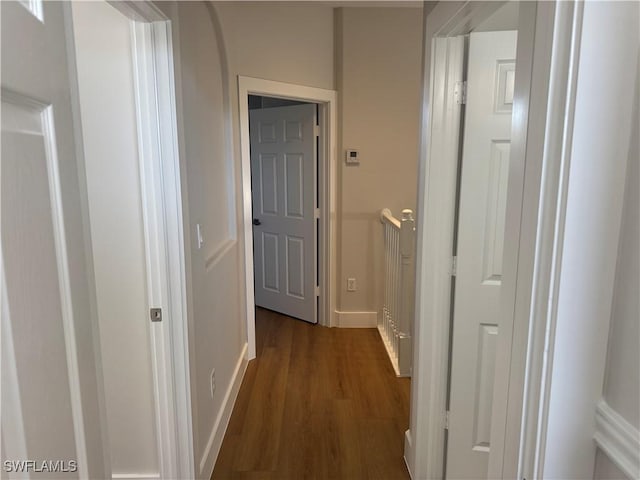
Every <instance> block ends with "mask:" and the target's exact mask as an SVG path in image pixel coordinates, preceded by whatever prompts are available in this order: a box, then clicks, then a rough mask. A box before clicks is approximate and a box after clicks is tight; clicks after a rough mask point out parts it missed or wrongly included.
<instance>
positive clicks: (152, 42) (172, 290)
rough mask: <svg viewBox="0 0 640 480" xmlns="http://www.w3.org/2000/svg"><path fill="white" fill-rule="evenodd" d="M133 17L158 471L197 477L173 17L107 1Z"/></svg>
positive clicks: (147, 5) (146, 4) (147, 4)
mask: <svg viewBox="0 0 640 480" xmlns="http://www.w3.org/2000/svg"><path fill="white" fill-rule="evenodd" d="M109 3H110V4H111V5H112V6H114V7H115V8H117V9H118V10H119V11H120V12H122V13H123V14H124V15H125V16H127V17H128V18H129V19H131V21H132V22H131V32H132V48H133V63H134V65H133V68H134V82H135V91H136V117H137V123H138V150H139V159H140V183H141V191H142V211H143V224H144V236H145V244H146V245H145V247H146V248H145V251H146V256H147V258H146V267H147V297H148V303H149V307H150V308H161V309H162V317H163V318H162V321H160V322H151V319H150V318H148V319H147V321H149V325H150V347H151V364H152V373H153V385H154V401H155V406H156V412H155V424H156V425H155V426H156V436H157V451H158V462H159V470H160V472H159V473H160V478H166V479H171V478H194V475H195V467H194V453H193V432H192V417H191V384H190V370H189V336H188V323H187V294H186V273H185V272H186V270H185V268H186V267H185V245H184V232H183V218H182V192H181V183H180V159H179V153H178V152H179V150H178V130H177V128H178V127H177V117H176V112H177V110H176V87H175V80H174V59H173V45H172V36H171V21H170V20H169V18H167V17H166V16H165V15H164V14H163V13H162V12H161V11H160V10H159V9H158V8H157V7H156V6H155V5H154V4H153V3H152V2H151V1H143V2H135V1H127V2H115V1H114V2H109ZM114 478H116V476H114Z"/></svg>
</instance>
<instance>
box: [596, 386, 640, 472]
mask: <svg viewBox="0 0 640 480" xmlns="http://www.w3.org/2000/svg"><path fill="white" fill-rule="evenodd" d="M593 439H594V441H595V442H596V445H598V447H599V448H600V450H602V451H603V452H604V453H605V455H606V456H607V457H609V460H611V461H612V462H613V463H614V464H615V465H616V466H617V467H618V468H619V469H620V470H622V472H623V473H624V474H625V475H626V476H627V477H629V478H640V431H639V430H638V429H637V428H636V427H634V426H633V425H631V424H630V423H629V422H628V421H627V420H626V419H625V418H624V417H623V416H622V415H620V414H619V413H618V412H616V411H615V410H614V409H613V408H611V406H610V405H609V404H608V403H607V402H606V401H605V400H604V399H603V400H601V401H600V402H599V403H598V406H597V407H596V433H595V434H594V436H593Z"/></svg>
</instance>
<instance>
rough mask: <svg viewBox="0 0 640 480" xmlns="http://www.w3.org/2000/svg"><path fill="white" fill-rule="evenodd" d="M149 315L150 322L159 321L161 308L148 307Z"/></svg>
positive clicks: (160, 319)
mask: <svg viewBox="0 0 640 480" xmlns="http://www.w3.org/2000/svg"><path fill="white" fill-rule="evenodd" d="M149 317H150V318H151V321H152V322H161V321H162V309H161V308H150V309H149Z"/></svg>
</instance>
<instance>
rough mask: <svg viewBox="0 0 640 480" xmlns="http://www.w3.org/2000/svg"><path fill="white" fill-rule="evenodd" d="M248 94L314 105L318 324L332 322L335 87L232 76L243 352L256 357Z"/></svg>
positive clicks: (334, 207)
mask: <svg viewBox="0 0 640 480" xmlns="http://www.w3.org/2000/svg"><path fill="white" fill-rule="evenodd" d="M249 95H260V96H265V97H275V98H283V99H288V100H298V101H303V102H308V103H316V104H318V116H319V119H318V120H319V123H320V138H321V141H320V145H319V150H318V166H319V174H320V175H319V181H318V193H319V196H320V228H319V245H318V258H319V260H320V261H319V273H320V308H319V312H318V323H319V324H320V325H324V326H327V327H332V326H334V325H335V299H336V291H335V288H336V287H335V286H336V284H337V282H336V281H335V280H336V279H335V275H336V272H337V268H336V266H337V263H336V262H337V256H336V253H335V252H336V246H337V236H336V175H337V167H338V165H337V160H336V155H337V152H336V148H337V147H336V145H337V92H336V91H335V90H326V89H323V88H315V87H307V86H303V85H294V84H291V83H284V82H276V81H272V80H264V79H260V78H253V77H245V76H242V75H240V76H238V103H239V115H240V144H241V163H242V182H241V183H242V213H243V219H242V229H241V230H242V237H243V242H244V265H245V282H246V283H245V292H246V299H245V301H246V319H247V344H248V348H247V356H248V359H249V360H251V359H252V358H255V356H256V337H255V298H254V284H253V224H252V219H253V217H252V196H251V157H250V137H249Z"/></svg>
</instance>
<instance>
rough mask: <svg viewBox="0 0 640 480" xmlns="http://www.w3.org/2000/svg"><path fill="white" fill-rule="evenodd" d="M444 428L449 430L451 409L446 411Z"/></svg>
mask: <svg viewBox="0 0 640 480" xmlns="http://www.w3.org/2000/svg"><path fill="white" fill-rule="evenodd" d="M444 429H445V430H449V410H447V411H446V412H444Z"/></svg>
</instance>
